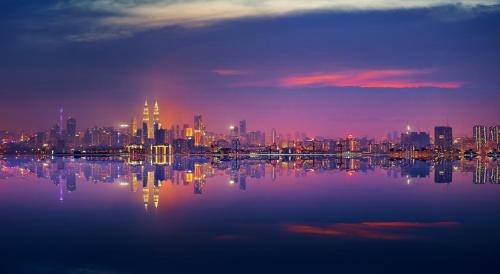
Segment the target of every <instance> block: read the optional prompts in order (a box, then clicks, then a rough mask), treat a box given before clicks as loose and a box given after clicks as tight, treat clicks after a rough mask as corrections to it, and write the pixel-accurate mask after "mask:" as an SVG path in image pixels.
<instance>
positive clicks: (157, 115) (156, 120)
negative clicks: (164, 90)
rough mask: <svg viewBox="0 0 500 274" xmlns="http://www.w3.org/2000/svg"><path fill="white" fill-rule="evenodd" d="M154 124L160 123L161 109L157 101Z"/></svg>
mask: <svg viewBox="0 0 500 274" xmlns="http://www.w3.org/2000/svg"><path fill="white" fill-rule="evenodd" d="M153 123H155V124H159V123H160V108H159V107H158V101H155V107H154V110H153Z"/></svg>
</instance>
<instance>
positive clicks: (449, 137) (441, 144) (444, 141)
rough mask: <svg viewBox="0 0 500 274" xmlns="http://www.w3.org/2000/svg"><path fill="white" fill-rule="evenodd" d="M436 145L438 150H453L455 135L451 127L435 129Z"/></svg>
mask: <svg viewBox="0 0 500 274" xmlns="http://www.w3.org/2000/svg"><path fill="white" fill-rule="evenodd" d="M434 145H435V146H436V147H437V148H438V149H452V148H453V133H452V129H451V127H435V128H434Z"/></svg>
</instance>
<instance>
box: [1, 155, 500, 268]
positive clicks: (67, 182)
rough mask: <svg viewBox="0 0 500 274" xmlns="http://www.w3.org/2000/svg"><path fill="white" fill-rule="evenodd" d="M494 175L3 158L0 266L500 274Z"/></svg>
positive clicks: (357, 161)
mask: <svg viewBox="0 0 500 274" xmlns="http://www.w3.org/2000/svg"><path fill="white" fill-rule="evenodd" d="M498 170H499V165H498V162H497V161H494V160H491V159H487V158H485V159H481V158H477V159H473V160H461V161H420V160H398V161H391V160H389V159H387V158H383V157H382V158H369V157H366V158H351V159H345V158H344V159H342V158H329V157H306V158H300V157H293V158H292V157H288V158H286V157H285V158H283V157H274V158H264V159H262V158H252V159H241V160H234V159H233V160H223V159H218V158H201V157H199V158H193V157H170V158H167V159H151V158H143V159H130V158H127V157H124V158H122V157H110V158H92V159H85V158H82V159H74V158H72V157H66V158H62V157H59V158H58V157H54V158H44V159H36V158H33V157H30V156H22V157H4V158H1V160H0V188H1V191H0V214H1V218H2V226H1V231H0V235H1V236H0V242H2V245H3V248H2V254H1V255H2V258H3V259H2V261H3V262H2V264H1V269H0V270H2V272H3V273H200V272H207V273H214V272H217V273H235V272H236V273H254V272H257V271H262V270H265V272H271V271H273V272H291V273H332V272H337V273H350V272H368V271H370V272H374V273H381V272H384V273H421V272H424V271H425V272H426V273H452V272H454V273H474V272H477V271H478V269H480V270H481V273H496V272H497V271H496V270H497V269H498V266H499V265H498V261H497V260H496V254H497V253H498V251H500V250H499V247H498V243H500V237H499V236H498V233H497V232H498V229H499V228H500V219H499V218H498V217H499V209H500V200H499V198H500V184H499V182H498ZM478 254H480V255H479V256H480V259H477V256H478Z"/></svg>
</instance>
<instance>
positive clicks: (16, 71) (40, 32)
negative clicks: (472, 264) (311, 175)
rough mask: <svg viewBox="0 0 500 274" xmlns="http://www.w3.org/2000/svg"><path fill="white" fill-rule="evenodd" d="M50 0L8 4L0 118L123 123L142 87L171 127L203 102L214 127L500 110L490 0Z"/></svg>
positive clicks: (2, 15) (364, 124)
mask: <svg viewBox="0 0 500 274" xmlns="http://www.w3.org/2000/svg"><path fill="white" fill-rule="evenodd" d="M53 2H54V1H11V2H9V3H6V4H5V3H4V4H0V25H1V26H2V27H0V40H1V41H2V43H0V94H1V100H0V129H9V130H17V129H34V130H40V129H47V128H49V127H50V126H51V125H53V124H54V123H56V121H57V117H58V108H59V107H60V106H64V108H65V111H66V113H67V115H71V116H73V117H75V118H76V119H77V121H78V127H79V129H80V130H81V129H84V128H86V127H91V126H94V125H98V126H103V125H115V126H116V125H119V124H120V123H123V122H128V121H129V120H130V118H131V116H132V115H135V116H136V117H137V118H138V119H140V114H141V111H142V104H143V103H144V99H145V98H146V97H147V98H148V99H149V100H150V101H151V102H150V104H152V103H153V102H152V101H153V100H154V99H158V101H159V103H160V109H161V118H162V123H163V124H164V125H166V126H167V127H170V125H171V124H173V123H174V124H177V123H179V124H182V123H186V122H188V123H192V117H193V115H195V114H198V113H199V114H202V115H203V117H204V120H205V124H206V125H207V127H208V130H211V131H219V132H223V131H224V132H225V131H226V130H227V127H228V126H229V125H231V124H236V123H237V121H238V120H240V119H246V120H247V124H248V128H249V130H256V129H261V130H265V131H267V132H269V131H270V129H271V128H272V127H275V128H277V129H278V131H279V132H282V133H292V134H293V133H295V132H296V131H300V132H306V133H308V135H309V136H315V135H322V136H334V137H336V136H345V135H346V134H347V133H353V134H355V135H358V136H363V135H368V136H372V137H383V136H385V135H386V134H387V132H390V131H394V130H398V131H402V130H403V128H404V126H405V125H406V124H410V125H412V127H413V128H414V129H416V130H424V131H432V129H433V127H434V126H435V125H444V124H449V125H451V126H453V127H454V131H455V134H456V135H471V131H472V125H474V124H486V125H494V124H499V123H500V110H499V109H500V108H499V107H498V104H499V102H500V77H499V75H500V54H498V49H500V35H499V34H500V16H499V15H500V6H499V3H497V2H496V1H478V3H479V4H469V1H458V2H461V4H460V5H450V4H449V2H450V1H435V3H433V4H432V5H431V4H429V3H428V2H429V1H414V2H415V4H414V5H413V6H411V7H406V8H403V7H398V6H391V7H388V6H387V5H384V4H386V3H387V2H390V1H386V0H377V1H373V3H372V4H371V5H369V6H358V5H357V4H352V3H351V4H349V5H347V6H343V7H339V6H336V5H334V4H328V3H329V2H328V1H317V2H314V3H315V4H314V5H313V4H300V3H304V2H300V1H294V0H282V1H274V0H268V1H262V3H260V2H259V4H256V5H250V4H248V3H247V2H248V1H236V2H231V1H226V0H215V1H212V4H213V7H214V8H213V12H214V14H211V13H210V12H207V11H206V10H207V9H205V8H204V5H205V4H204V3H203V2H201V1H196V0H189V1H186V3H182V4H179V3H177V4H175V3H173V2H172V1H159V0H156V1H137V2H133V1H100V0H99V1H86V0H83V1H61V2H59V4H57V5H54V4H53ZM188 4H190V6H189V5H188ZM186 5H188V6H186ZM188 11H189V12H188ZM216 11H220V13H217V12H216ZM221 14H222V15H221Z"/></svg>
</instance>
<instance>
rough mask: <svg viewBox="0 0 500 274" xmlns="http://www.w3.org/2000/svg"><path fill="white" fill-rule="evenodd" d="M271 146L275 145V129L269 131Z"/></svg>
mask: <svg viewBox="0 0 500 274" xmlns="http://www.w3.org/2000/svg"><path fill="white" fill-rule="evenodd" d="M271 144H276V129H274V128H273V129H272V131H271Z"/></svg>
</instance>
